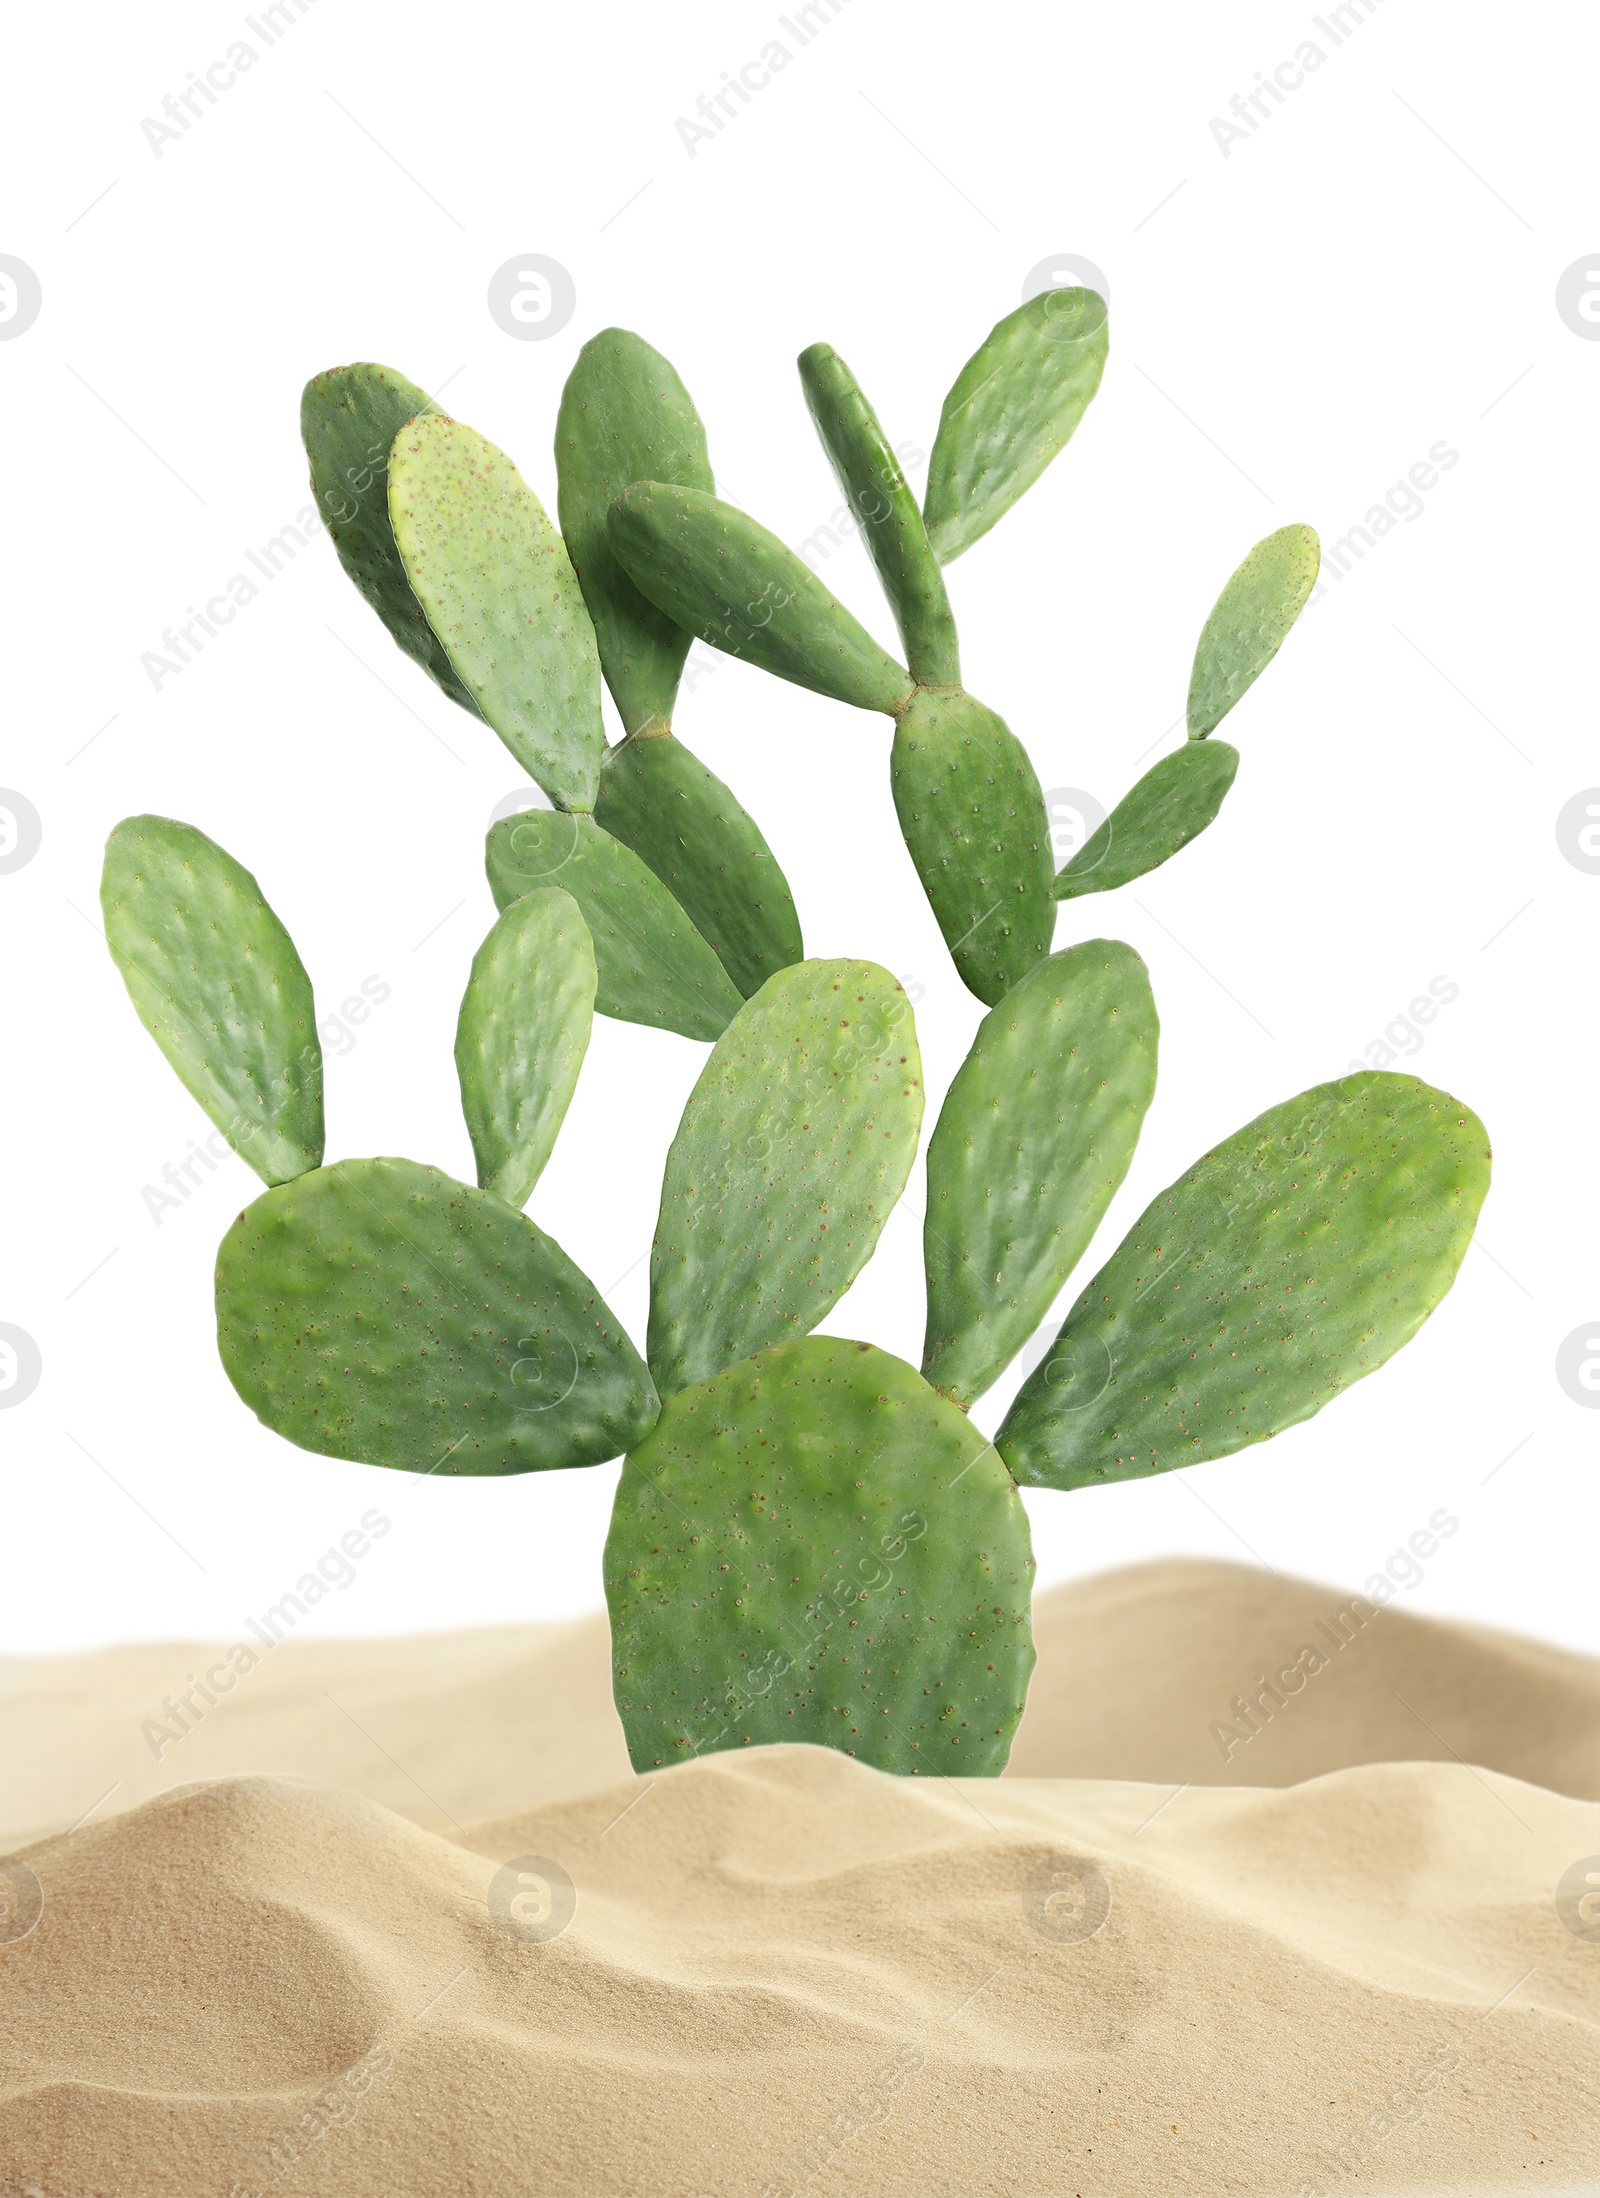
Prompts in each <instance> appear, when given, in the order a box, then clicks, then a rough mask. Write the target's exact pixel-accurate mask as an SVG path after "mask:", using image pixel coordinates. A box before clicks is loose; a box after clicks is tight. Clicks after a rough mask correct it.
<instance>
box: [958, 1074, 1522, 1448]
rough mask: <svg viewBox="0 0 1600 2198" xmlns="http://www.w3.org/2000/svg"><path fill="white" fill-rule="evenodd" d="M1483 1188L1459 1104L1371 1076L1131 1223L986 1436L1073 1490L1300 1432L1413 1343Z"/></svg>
mask: <svg viewBox="0 0 1600 2198" xmlns="http://www.w3.org/2000/svg"><path fill="white" fill-rule="evenodd" d="M1488 1187H1489V1141H1488V1137H1487V1135H1486V1134H1485V1131H1484V1127H1483V1124H1482V1123H1481V1122H1480V1121H1479V1120H1478V1118H1477V1116H1476V1115H1475V1114H1474V1113H1473V1112H1472V1110H1471V1108H1470V1107H1465V1106H1463V1105H1462V1104H1461V1102H1460V1101H1459V1100H1458V1099H1452V1098H1451V1097H1450V1096H1449V1094H1448V1093H1446V1092H1442V1091H1435V1090H1433V1089H1432V1087H1431V1086H1429V1085H1427V1084H1423V1083H1419V1082H1418V1081H1417V1080H1416V1078H1415V1077H1411V1076H1390V1075H1379V1074H1375V1073H1372V1072H1369V1071H1363V1072H1361V1073H1360V1074H1357V1075H1352V1076H1346V1077H1343V1078H1341V1079H1340V1080H1339V1081H1338V1082H1337V1083H1332V1084H1319V1085H1318V1086H1317V1087H1316V1088H1315V1089H1314V1090H1312V1091H1306V1092H1301V1093H1300V1095H1299V1096H1298V1097H1297V1098H1294V1099H1288V1100H1285V1101H1284V1103H1283V1104H1282V1105H1281V1106H1277V1107H1273V1108H1270V1109H1269V1110H1268V1112H1267V1113H1265V1114H1263V1115H1259V1116H1258V1117H1257V1119H1256V1120H1255V1121H1253V1122H1251V1123H1248V1124H1247V1125H1246V1126H1245V1128H1243V1129H1242V1130H1238V1131H1236V1132H1235V1134H1234V1135H1233V1136H1232V1137H1230V1138H1228V1139H1226V1140H1225V1142H1224V1143H1222V1144H1220V1145H1217V1146H1216V1147H1214V1148H1213V1150H1212V1151H1210V1152H1208V1153H1205V1154H1204V1155H1202V1157H1201V1158H1200V1159H1199V1160H1198V1161H1197V1162H1196V1163H1195V1165H1194V1166H1193V1167H1192V1168H1190V1169H1189V1170H1188V1171H1187V1173H1186V1174H1184V1175H1183V1176H1181V1177H1180V1178H1179V1180H1178V1181H1177V1182H1176V1183H1174V1184H1173V1185H1172V1186H1171V1187H1170V1188H1169V1189H1168V1190H1166V1191H1163V1193H1162V1194H1161V1196H1160V1197H1159V1198H1158V1199H1156V1200H1155V1201H1154V1203H1153V1204H1152V1205H1150V1206H1149V1207H1147V1208H1146V1210H1145V1212H1144V1213H1143V1214H1142V1215H1141V1216H1140V1218H1139V1220H1138V1221H1137V1222H1136V1223H1135V1225H1134V1227H1133V1228H1132V1230H1130V1232H1129V1234H1128V1236H1127V1237H1126V1238H1125V1239H1124V1241H1123V1243H1122V1244H1121V1245H1120V1246H1119V1247H1118V1249H1117V1250H1116V1251H1115V1252H1114V1253H1113V1254H1112V1256H1111V1258H1110V1260H1109V1261H1108V1262H1107V1263H1106V1265H1105V1266H1104V1267H1103V1268H1102V1269H1101V1270H1100V1272H1099V1274H1097V1275H1096V1276H1095V1278H1094V1280H1093V1281H1092V1282H1091V1283H1090V1284H1089V1287H1088V1288H1087V1289H1086V1290H1085V1291H1084V1293H1083V1295H1082V1297H1080V1298H1079V1300H1078V1302H1077V1304H1076V1305H1075V1306H1074V1307H1073V1309H1072V1311H1071V1313H1070V1315H1069V1316H1068V1318H1067V1321H1066V1323H1065V1325H1064V1326H1063V1327H1062V1329H1061V1332H1060V1334H1059V1335H1058V1336H1057V1338H1056V1341H1055V1344H1054V1345H1053V1347H1052V1348H1051V1350H1050V1351H1048V1352H1047V1353H1046V1354H1045V1357H1044V1359H1043V1360H1042V1361H1041V1362H1040V1364H1039V1366H1038V1367H1037V1368H1036V1369H1035V1370H1034V1372H1033V1373H1032V1374H1031V1375H1030V1376H1029V1378H1028V1379H1027V1381H1026V1382H1024V1384H1023V1386H1022V1388H1021V1389H1020V1391H1019V1392H1018V1394H1017V1398H1016V1401H1015V1403H1014V1404H1013V1405H1012V1407H1011V1410H1010V1412H1009V1413H1008V1414H1007V1415H1006V1419H1005V1423H1004V1425H1003V1426H1002V1427H1001V1429H1000V1432H999V1434H998V1435H997V1436H996V1437H995V1441H996V1444H997V1445H998V1447H999V1449H1000V1452H1001V1455H1002V1456H1003V1457H1004V1458H1005V1461H1006V1463H1007V1464H1008V1465H1009V1466H1010V1468H1011V1470H1012V1472H1013V1473H1014V1474H1015V1475H1016V1477H1017V1479H1018V1480H1019V1481H1022V1482H1025V1483H1032V1484H1035V1485H1038V1486H1042V1487H1047V1488H1081V1487H1085V1486H1087V1485H1089V1484H1090V1483H1092V1482H1096V1481H1117V1480H1134V1479H1138V1478H1140V1477H1141V1476H1143V1475H1144V1474H1147V1473H1164V1472H1167V1471H1169V1470H1170V1469H1171V1468H1172V1467H1173V1466H1179V1465H1198V1464H1200V1463H1201V1462H1202V1461H1203V1460H1205V1459H1207V1458H1221V1457H1226V1456H1227V1455H1228V1453H1229V1452H1230V1451H1233V1450H1241V1449H1243V1448H1244V1446H1245V1445H1246V1444H1247V1443H1254V1442H1264V1441H1265V1440H1266V1439H1267V1437H1268V1436H1270V1435H1276V1434H1279V1433H1281V1431H1282V1430H1283V1429H1284V1428H1286V1427H1293V1426H1294V1425H1296V1423H1297V1422H1298V1421H1300V1420H1304V1419H1309V1418H1310V1417H1311V1416H1312V1414H1313V1413H1314V1412H1320V1411H1321V1409H1322V1407H1323V1406H1324V1405H1325V1404H1327V1403H1329V1402H1330V1401H1331V1400H1332V1399H1333V1398H1334V1397H1336V1396H1337V1395H1338V1394H1339V1392H1340V1390H1342V1389H1347V1388H1349V1386H1350V1384H1351V1383H1352V1382H1355V1381H1359V1380H1361V1378H1362V1377H1363V1376H1364V1375H1366V1374H1370V1373H1373V1372H1375V1371H1376V1369H1377V1368H1378V1367H1380V1366H1381V1365H1382V1364H1383V1362H1384V1360H1385V1359H1387V1358H1390V1357H1391V1356H1392V1355H1393V1354H1394V1353H1395V1352H1396V1351H1398V1350H1399V1349H1400V1347H1401V1345H1402V1344H1404V1343H1407V1342H1409V1341H1410V1339H1411V1337H1412V1336H1414V1335H1415V1334H1416V1332H1417V1330H1418V1329H1419V1328H1420V1327H1421V1325H1422V1323H1423V1322H1424V1321H1425V1320H1426V1319H1427V1317H1428V1315H1429V1314H1430V1313H1431V1312H1432V1311H1433V1310H1434V1308H1435V1306H1436V1305H1437V1304H1438V1303H1439V1301H1440V1299H1441V1298H1442V1297H1443V1296H1444V1294H1445V1292H1446V1291H1447V1290H1448V1289H1449V1287H1450V1285H1451V1283H1452V1282H1453V1281H1454V1280H1455V1275H1456V1269H1457V1268H1458V1267H1459V1266H1460V1264H1461V1261H1462V1259H1463V1258H1464V1256H1465V1254H1466V1249H1467V1245H1468V1244H1469V1242H1470V1241H1471V1238H1472V1230H1473V1224H1474V1223H1475V1221H1476V1220H1477V1216H1478V1209H1479V1207H1480V1206H1481V1205H1482V1203H1483V1198H1484V1193H1485V1192H1486V1191H1487V1189H1488Z"/></svg>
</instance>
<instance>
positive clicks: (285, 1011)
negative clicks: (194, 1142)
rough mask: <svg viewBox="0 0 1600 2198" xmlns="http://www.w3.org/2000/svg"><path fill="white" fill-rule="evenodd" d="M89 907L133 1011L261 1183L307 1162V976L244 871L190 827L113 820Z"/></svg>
mask: <svg viewBox="0 0 1600 2198" xmlns="http://www.w3.org/2000/svg"><path fill="white" fill-rule="evenodd" d="M100 905H101V908H102V910H103V911H104V914H105V920H106V944H107V945H108V946H109V947H110V949H111V956H112V959H113V961H115V963H116V965H117V967H118V969H120V970H121V972H122V978H123V982H124V983H125V984H126V986H127V988H128V995H129V997H130V999H131V1000H132V1001H133V1004H134V1006H135V1008H136V1009H137V1010H138V1013H139V1020H140V1021H141V1022H142V1023H143V1024H144V1027H145V1029H146V1030H148V1031H149V1033H150V1035H151V1037H152V1038H154V1040H155V1042H156V1044H157V1045H158V1046H159V1047H160V1048H161V1050H162V1052H163V1053H164V1054H165V1055H166V1057H167V1059H168V1060H169V1061H170V1062H171V1064H172V1066H173V1067H174V1069H176V1071H177V1073H178V1077H179V1080H180V1082H181V1083H182V1085H183V1087H184V1089H185V1091H187V1092H188V1093H189V1095H190V1097H191V1098H194V1099H197V1100H198V1101H199V1102H200V1104H201V1106H202V1107H204V1108H205V1110H206V1112H207V1114H209V1115H210V1117H211V1119H212V1121H213V1122H215V1124H216V1125H217V1128H218V1129H219V1130H221V1132H222V1134H223V1136H224V1137H225V1138H226V1139H227V1140H228V1143H229V1144H230V1145H231V1146H232V1147H233V1149H234V1151H235V1152H236V1153H238V1155H239V1157H240V1158H241V1159H242V1160H247V1161H248V1162H249V1163H250V1165H251V1167H252V1168H254V1169H255V1171H256V1173H257V1175H259V1176H260V1177H261V1179H262V1181H263V1182H266V1183H285V1182H287V1181H289V1179H290V1178H291V1177H293V1176H297V1175H303V1174H304V1173H305V1171H306V1170H307V1169H308V1168H314V1167H316V1166H317V1164H318V1163H319V1162H320V1160H321V1158H322V1138H323V1130H322V1046H321V1043H320V1041H319V1040H318V1037H317V1021H316V1009H315V1007H314V1005H313V1003H312V997H311V979H310V978H309V977H308V976H307V975H306V972H305V965H304V964H303V963H302V961H301V959H300V957H299V955H298V954H297V953H296V952H295V946H294V941H293V940H292V939H291V938H290V936H289V934H288V932H287V931H285V929H284V928H283V925H282V924H281V923H280V922H279V921H278V918H277V917H276V916H275V915H274V914H273V912H272V910H271V909H270V908H269V907H268V905H267V903H266V900H265V899H264V898H263V896H262V892H261V888H260V886H259V885H257V883H256V881H255V879H254V878H253V877H252V876H251V875H250V872H249V871H248V870H246V869H245V867H244V865H243V864H242V863H239V862H235V861H234V859H233V857H232V856H231V855H230V854H229V853H228V852H227V850H226V849H225V848H222V847H219V846H218V845H217V843H216V841H215V840H210V839H207V838H206V835H205V834H204V832H199V831H196V829H195V827H194V826H193V825H192V824H179V823H177V822H175V821H174V820H173V819H172V818H171V817H152V816H145V817H124V819H123V820H122V822H121V823H120V824H119V825H118V826H117V828H116V830H115V831H114V832H113V833H112V835H111V837H110V839H109V840H108V841H107V842H106V859H105V868H104V871H103V872H102V875H101V881H100Z"/></svg>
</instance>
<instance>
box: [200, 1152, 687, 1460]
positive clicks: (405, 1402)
mask: <svg viewBox="0 0 1600 2198" xmlns="http://www.w3.org/2000/svg"><path fill="white" fill-rule="evenodd" d="M217 1344H218V1348H219V1349H220V1351H221V1353H222V1363H223V1365H224V1366H225V1367H226V1369H227V1373H228V1379H229V1380H230V1381H231V1382H232V1383H233V1386H234V1387H235V1389H237V1390H238V1392H239V1394H240V1396H241V1397H243V1399H244V1401H245V1403H246V1404H248V1405H249V1407H250V1409H251V1410H252V1411H253V1412H254V1413H255V1414H256V1416H257V1418H258V1419H261V1420H264V1421H265V1423H266V1424H267V1426H268V1427H270V1428H272V1429H273V1430H274V1431H275V1432H276V1433H278V1434H280V1435H284V1436H287V1438H288V1439H289V1441H290V1442H294V1443H298V1444H299V1445H300V1447H301V1449H302V1450H316V1451H320V1452H321V1453H322V1454H323V1455H324V1456H325V1457H331V1458H355V1459H359V1460H360V1461H361V1462H362V1463H363V1464H366V1465H387V1466H396V1467H399V1468H401V1469H403V1470H404V1471H406V1472H411V1473H432V1472H436V1471H437V1472H441V1473H529V1472H538V1471H542V1470H545V1469H547V1468H551V1467H556V1466H575V1465H598V1464H600V1463H602V1462H603V1460H605V1459H606V1458H614V1457H616V1456H617V1454H618V1452H619V1451H622V1450H626V1449H628V1448H630V1447H631V1446H632V1445H633V1444H635V1443H637V1442H639V1441H640V1440H641V1439H642V1438H643V1436H644V1434H645V1432H646V1430H647V1429H648V1428H649V1427H650V1426H651V1425H652V1423H653V1421H654V1419H655V1415H656V1398H655V1391H654V1390H653V1389H652V1388H651V1385H650V1377H649V1375H648V1374H647V1373H646V1372H645V1369H644V1367H643V1365H642V1364H641V1362H640V1359H639V1355H638V1353H637V1352H636V1351H635V1350H634V1348H633V1345H632V1344H631V1343H630V1342H629V1341H628V1338H627V1336H626V1335H625V1334H624V1333H623V1330H622V1328H621V1326H620V1324H619V1323H618V1321H617V1318H616V1315H615V1314H614V1313H613V1312H612V1311H611V1310H610V1308H609V1307H608V1306H607V1305H606V1303H605V1301H604V1299H603V1298H602V1297H601V1296H600V1294H599V1292H598V1291H597V1290H596V1289H595V1287H594V1284H593V1283H592V1282H590V1280H589V1279H588V1277H587V1276H586V1275H584V1274H582V1273H580V1271H579V1270H578V1268H577V1267H575V1266H574V1265H573V1263H572V1261H571V1260H570V1259H569V1258H568V1257H567V1255H566V1253H565V1252H564V1251H563V1250H562V1249H561V1247H560V1245H559V1244H557V1243H556V1242H555V1241H554V1239H553V1238H551V1237H548V1236H546V1235H545V1234H544V1232H543V1231H542V1230H540V1229H536V1228H535V1227H534V1225H533V1223H532V1222H531V1221H529V1220H528V1219H527V1218H526V1217H525V1216H524V1215H522V1214H520V1213H514V1212H513V1211H512V1210H511V1208H510V1207H509V1206H505V1205H502V1203H501V1202H500V1200H499V1199H498V1198H494V1197H491V1196H490V1195H489V1193H488V1192H486V1191H477V1190H470V1189H469V1188H468V1187H467V1185H466V1184H465V1183H457V1182H455V1181H453V1180H452V1178H451V1177H450V1176H448V1175H442V1174H441V1173H440V1172H439V1170H438V1169H437V1168H424V1167H419V1166H417V1164H416V1163H415V1162H414V1161H411V1160H341V1161H339V1162H337V1164H336V1165H335V1166H333V1167H331V1168H319V1169H317V1170H316V1171H315V1173H313V1174H311V1175H305V1176H301V1177H300V1179H299V1180H298V1181H297V1182H294V1183H286V1184H283V1185H282V1186H281V1187H280V1188H279V1189H277V1190H273V1191H268V1192H267V1193H266V1194H265V1195H264V1196H263V1197H261V1198H258V1199H257V1200H256V1202H255V1204H254V1205H253V1206H247V1207H246V1208H245V1210H244V1212H243V1213H242V1214H240V1216H239V1218H238V1220H237V1221H235V1223H234V1224H233V1227H232V1228H231V1229H230V1230H229V1231H228V1233H227V1235H226V1236H225V1237H224V1238H223V1240H222V1247H221V1250H220V1251H219V1252H218V1254H217Z"/></svg>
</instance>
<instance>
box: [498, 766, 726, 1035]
mask: <svg viewBox="0 0 1600 2198" xmlns="http://www.w3.org/2000/svg"><path fill="white" fill-rule="evenodd" d="M487 860H488V871H489V889H490V891H491V892H492V893H493V895H494V904H495V906H496V908H499V909H502V910H504V909H507V908H509V907H510V906H511V904H512V902H513V901H518V900H520V899H521V898H522V896H523V894H524V893H535V892H538V891H539V890H540V889H541V888H542V887H546V886H552V885H553V886H555V887H557V888H558V889H559V890H560V891H561V892H564V893H570V894H571V895H572V898H573V899H574V900H575V901H576V902H577V904H578V906H579V908H580V909H581V910H582V911H583V920H584V922H585V923H586V924H587V925H588V927H589V931H590V935H591V937H592V938H593V940H594V958H595V966H596V969H597V971H598V973H599V974H598V982H597V987H596V991H595V1002H594V1004H595V1006H596V1007H597V1008H598V1009H599V1010H600V1013H601V1014H602V1015H614V1016H616V1017H617V1018H618V1019H619V1020H620V1021H622V1022H625V1023H647V1024H649V1025H650V1027H651V1028H652V1029H656V1030H675V1031H677V1032H679V1033H680V1035H681V1036H683V1037H685V1038H702V1039H706V1040H710V1039H712V1038H719V1037H720V1036H721V1035H722V1033H723V1031H725V1030H726V1029H727V1027H728V1024H729V1022H730V1020H731V1019H732V1017H733V1016H734V1015H735V1014H737V1012H738V1009H739V1004H740V993H739V990H738V987H737V986H736V985H735V984H734V982H733V979H732V978H731V977H730V976H729V975H728V973H727V971H726V970H725V969H724V968H723V966H722V964H721V962H719V961H718V959H717V957H716V955H715V954H714V953H713V952H712V950H711V948H710V947H709V946H708V945H707V943H706V941H705V940H704V939H703V938H702V937H701V936H700V934H699V932H698V931H697V930H696V929H695V927H694V925H693V924H692V923H691V922H690V920H689V918H688V916H687V915H686V914H685V913H684V911H683V909H682V908H681V907H680V906H679V904H678V903H677V901H675V900H674V899H673V897H672V895H671V893H669V892H668V890H667V888H666V887H665V886H664V885H663V884H662V883H661V880H660V879H659V878H658V877H657V876H656V874H655V872H654V871H653V870H651V869H649V868H648V867H647V866H646V865H645V864H644V863H643V862H641V861H640V859H639V857H638V856H637V855H636V854H635V853H634V852H633V849H632V848H631V847H625V846H624V845H623V843H622V841H621V840H619V839H613V837H612V836H611V834H610V833H609V832H606V831H602V829H601V828H600V826H599V825H598V824H596V823H595V821H594V819H593V818H592V817H577V816H569V815H565V814H563V812H562V811H560V810H559V809H556V810H551V809H526V810H523V811H522V812H521V813H520V814H519V815H517V816H511V817H502V818H501V819H500V821H499V823H498V824H496V825H494V826H493V827H491V829H490V832H489V841H488V849H487Z"/></svg>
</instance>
